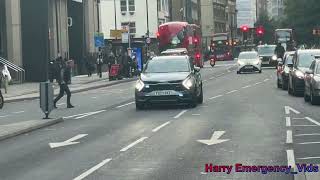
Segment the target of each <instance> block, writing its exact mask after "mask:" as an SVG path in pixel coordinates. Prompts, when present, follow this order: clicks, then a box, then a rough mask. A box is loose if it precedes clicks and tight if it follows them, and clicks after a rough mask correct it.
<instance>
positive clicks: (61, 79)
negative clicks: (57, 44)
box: [54, 61, 74, 108]
mask: <svg viewBox="0 0 320 180" xmlns="http://www.w3.org/2000/svg"><path fill="white" fill-rule="evenodd" d="M67 68H68V67H67V65H66V62H63V61H62V62H60V64H59V76H58V77H57V80H58V83H59V86H60V92H59V95H58V96H57V97H56V99H55V100H54V107H55V108H57V102H58V101H59V100H60V99H61V98H62V97H63V96H64V93H66V94H67V108H73V107H74V106H73V105H72V104H71V102H70V100H71V92H70V89H69V87H68V84H67V82H68V79H69V77H68V74H67V73H66V71H67Z"/></svg>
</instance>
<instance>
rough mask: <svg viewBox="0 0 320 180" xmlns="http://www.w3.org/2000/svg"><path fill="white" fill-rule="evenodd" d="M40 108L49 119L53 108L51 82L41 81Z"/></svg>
mask: <svg viewBox="0 0 320 180" xmlns="http://www.w3.org/2000/svg"><path fill="white" fill-rule="evenodd" d="M40 108H41V110H42V112H43V113H44V114H45V118H43V119H49V114H50V112H51V111H52V110H53V108H54V107H53V87H52V84H51V83H50V82H41V83H40Z"/></svg>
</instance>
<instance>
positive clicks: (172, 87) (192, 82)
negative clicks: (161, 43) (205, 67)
mask: <svg viewBox="0 0 320 180" xmlns="http://www.w3.org/2000/svg"><path fill="white" fill-rule="evenodd" d="M135 102H136V109H143V108H144V107H145V105H152V104H189V105H191V107H195V106H196V105H197V104H198V103H202V102H203V91H202V80H201V74H200V68H198V67H194V65H193V64H192V61H191V60H190V58H189V56H159V57H154V58H152V59H151V60H149V61H148V63H147V64H146V67H145V69H144V71H143V72H142V73H141V76H140V78H139V80H138V81H137V82H136V88H135Z"/></svg>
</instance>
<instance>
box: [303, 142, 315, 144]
mask: <svg viewBox="0 0 320 180" xmlns="http://www.w3.org/2000/svg"><path fill="white" fill-rule="evenodd" d="M298 144H320V142H304V143H298Z"/></svg>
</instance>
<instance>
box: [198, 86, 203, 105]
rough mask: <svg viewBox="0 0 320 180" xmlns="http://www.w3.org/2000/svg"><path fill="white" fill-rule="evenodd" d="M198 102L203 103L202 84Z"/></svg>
mask: <svg viewBox="0 0 320 180" xmlns="http://www.w3.org/2000/svg"><path fill="white" fill-rule="evenodd" d="M198 103H199V104H202V103H203V89H202V85H201V93H200V95H199V97H198Z"/></svg>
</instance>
